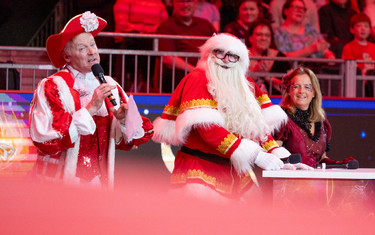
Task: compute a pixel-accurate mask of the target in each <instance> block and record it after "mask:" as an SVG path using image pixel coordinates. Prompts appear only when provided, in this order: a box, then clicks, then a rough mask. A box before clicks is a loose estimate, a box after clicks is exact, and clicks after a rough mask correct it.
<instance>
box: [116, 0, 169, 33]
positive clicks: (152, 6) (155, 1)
mask: <svg viewBox="0 0 375 235" xmlns="http://www.w3.org/2000/svg"><path fill="white" fill-rule="evenodd" d="M113 13H114V17H115V22H116V32H126V33H128V32H136V33H154V32H155V31H156V29H157V27H158V26H159V24H160V23H161V22H163V21H164V20H166V19H167V18H168V14H167V11H166V9H165V7H164V4H163V2H162V1H161V0H137V1H132V0H117V1H116V3H115V5H114V6H113Z"/></svg>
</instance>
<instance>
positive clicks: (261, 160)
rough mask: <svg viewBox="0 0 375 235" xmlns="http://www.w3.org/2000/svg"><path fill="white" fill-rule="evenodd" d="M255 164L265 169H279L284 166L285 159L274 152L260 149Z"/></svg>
mask: <svg viewBox="0 0 375 235" xmlns="http://www.w3.org/2000/svg"><path fill="white" fill-rule="evenodd" d="M255 164H256V165H257V166H259V167H260V168H262V169H264V170H279V169H281V168H282V167H283V166H284V163H283V161H281V160H280V159H279V158H278V157H276V156H275V155H273V154H270V153H266V152H263V151H260V152H259V153H258V155H257V158H256V159H255Z"/></svg>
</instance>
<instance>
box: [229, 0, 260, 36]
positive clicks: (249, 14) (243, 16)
mask: <svg viewBox="0 0 375 235" xmlns="http://www.w3.org/2000/svg"><path fill="white" fill-rule="evenodd" d="M236 5H237V9H236V10H237V19H236V20H234V21H232V22H231V23H229V24H227V25H226V26H225V27H224V32H226V33H230V34H233V35H234V36H236V37H238V38H239V39H240V40H241V41H242V42H245V36H246V32H247V31H248V30H249V27H250V25H251V24H252V23H253V22H255V21H257V20H258V19H260V18H262V17H263V6H262V1H261V0H240V1H238V2H237V3H236Z"/></svg>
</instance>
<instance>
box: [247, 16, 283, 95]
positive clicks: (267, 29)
mask: <svg viewBox="0 0 375 235" xmlns="http://www.w3.org/2000/svg"><path fill="white" fill-rule="evenodd" d="M247 35H248V36H247V37H246V40H245V43H246V46H247V47H248V48H249V52H250V56H255V57H261V56H264V57H285V54H284V53H282V52H280V51H278V50H276V49H274V48H271V46H272V45H274V44H273V31H272V27H271V24H270V22H269V21H268V20H265V19H261V20H258V21H256V22H254V23H253V24H252V25H251V26H250V28H249V31H248V34H247ZM289 69H290V65H289V63H288V62H286V61H274V60H257V59H251V61H250V66H249V72H271V73H286V72H287V71H288V70H289ZM251 77H252V79H253V80H254V81H255V82H256V83H257V85H258V86H259V87H260V88H261V89H262V91H263V92H264V93H268V94H272V95H279V94H281V93H280V88H281V87H280V84H281V79H279V78H276V77H254V76H251Z"/></svg>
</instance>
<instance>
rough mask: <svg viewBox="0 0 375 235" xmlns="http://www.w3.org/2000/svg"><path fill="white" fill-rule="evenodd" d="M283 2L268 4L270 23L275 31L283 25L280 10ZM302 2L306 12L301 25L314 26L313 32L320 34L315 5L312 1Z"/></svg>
mask: <svg viewBox="0 0 375 235" xmlns="http://www.w3.org/2000/svg"><path fill="white" fill-rule="evenodd" d="M285 2H286V0H272V1H271V2H270V7H269V11H270V13H271V15H272V19H273V23H272V28H273V29H277V28H278V27H280V26H281V25H282V24H283V23H284V18H283V12H282V11H283V10H282V9H283V6H284V4H285ZM304 2H305V5H306V9H307V11H306V13H305V18H304V20H303V24H309V25H311V26H314V28H315V30H316V31H317V32H320V27H319V15H318V9H317V6H316V4H315V3H314V2H313V1H312V0H304Z"/></svg>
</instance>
